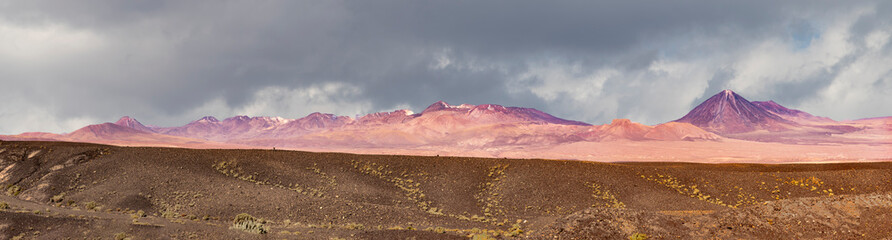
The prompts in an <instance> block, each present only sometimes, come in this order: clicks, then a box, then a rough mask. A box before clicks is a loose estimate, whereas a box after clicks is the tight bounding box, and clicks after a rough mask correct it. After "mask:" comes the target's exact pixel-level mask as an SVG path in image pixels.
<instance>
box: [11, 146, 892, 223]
mask: <svg viewBox="0 0 892 240" xmlns="http://www.w3.org/2000/svg"><path fill="white" fill-rule="evenodd" d="M0 169H2V172H0V184H2V187H3V188H4V189H3V190H4V191H3V192H4V193H3V194H0V195H2V196H0V202H2V203H0V208H3V209H2V210H0V238H2V239H10V238H22V239H31V238H36V239H66V238H69V239H115V238H119V239H123V238H126V237H129V238H132V239H169V238H170V239H338V238H340V239H413V238H414V239H466V238H468V237H470V236H475V235H476V236H478V239H480V238H479V236H482V235H483V234H486V235H487V236H490V237H495V238H500V239H514V238H527V239H629V238H630V237H642V236H646V237H647V239H679V238H680V239H715V238H718V239H737V238H745V239H753V238H769V239H803V238H806V239H808V238H829V239H855V238H859V239H861V238H863V239H877V238H884V237H885V238H888V237H890V236H892V163H890V162H875V163H836V164H781V165H763V164H693V163H596V162H586V161H557V160H541V159H495V158H466V157H436V156H430V157H422V156H398V155H355V154H344V153H311V152H299V151H273V150H240V149H229V150H214V149H180V148H153V147H117V146H108V145H96V144H86V143H67V142H15V141H4V142H0ZM242 213H246V214H249V215H251V216H253V217H254V218H256V219H252V218H245V217H243V218H242V221H241V222H240V223H241V224H242V226H246V225H247V226H250V225H251V224H254V223H258V224H259V223H262V224H263V226H262V228H263V230H264V231H265V232H266V233H265V234H257V233H256V232H257V231H256V230H259V228H257V227H254V228H253V229H254V230H255V233H251V232H249V231H245V230H243V229H239V228H238V227H234V225H235V224H234V219H235V218H237V215H239V214H242ZM246 221H250V223H246Z"/></svg>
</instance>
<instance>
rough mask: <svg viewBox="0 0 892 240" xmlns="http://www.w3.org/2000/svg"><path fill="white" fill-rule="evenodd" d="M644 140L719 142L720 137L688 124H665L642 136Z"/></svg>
mask: <svg viewBox="0 0 892 240" xmlns="http://www.w3.org/2000/svg"><path fill="white" fill-rule="evenodd" d="M644 138H646V139H653V140H663V141H678V140H684V141H699V140H710V141H713V140H719V139H721V138H722V137H719V136H718V135H716V134H714V133H711V132H707V131H706V130H703V129H702V128H699V127H697V126H694V125H692V124H690V123H681V122H667V123H663V124H660V125H657V126H655V127H654V128H653V129H651V130H650V131H648V132H647V134H644Z"/></svg>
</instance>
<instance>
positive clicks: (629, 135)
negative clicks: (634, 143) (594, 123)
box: [598, 119, 653, 141]
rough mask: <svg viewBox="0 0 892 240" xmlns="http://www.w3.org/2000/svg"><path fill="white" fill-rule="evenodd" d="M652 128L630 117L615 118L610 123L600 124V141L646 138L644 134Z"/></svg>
mask: <svg viewBox="0 0 892 240" xmlns="http://www.w3.org/2000/svg"><path fill="white" fill-rule="evenodd" d="M652 128H653V127H651V126H647V125H644V124H640V123H636V122H632V121H631V120H629V119H613V122H611V123H610V124H605V125H601V126H598V130H599V134H600V141H610V140H644V135H645V134H647V132H649V131H650V130H651V129H652Z"/></svg>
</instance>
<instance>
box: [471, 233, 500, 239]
mask: <svg viewBox="0 0 892 240" xmlns="http://www.w3.org/2000/svg"><path fill="white" fill-rule="evenodd" d="M471 240H496V238H494V237H490V236H489V234H486V233H477V234H474V235H472V236H471Z"/></svg>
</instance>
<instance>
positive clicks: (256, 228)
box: [230, 213, 268, 234]
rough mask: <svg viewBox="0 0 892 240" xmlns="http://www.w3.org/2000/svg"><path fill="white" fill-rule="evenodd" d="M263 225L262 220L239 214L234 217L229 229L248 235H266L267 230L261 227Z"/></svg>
mask: <svg viewBox="0 0 892 240" xmlns="http://www.w3.org/2000/svg"><path fill="white" fill-rule="evenodd" d="M263 223H264V221H263V220H259V219H257V218H254V217H252V216H251V215H248V214H247V213H241V214H239V215H237V216H235V219H234V220H233V221H232V227H230V228H233V229H239V230H242V231H245V232H249V233H256V234H266V233H267V232H268V230H267V229H266V227H264V226H263Z"/></svg>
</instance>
